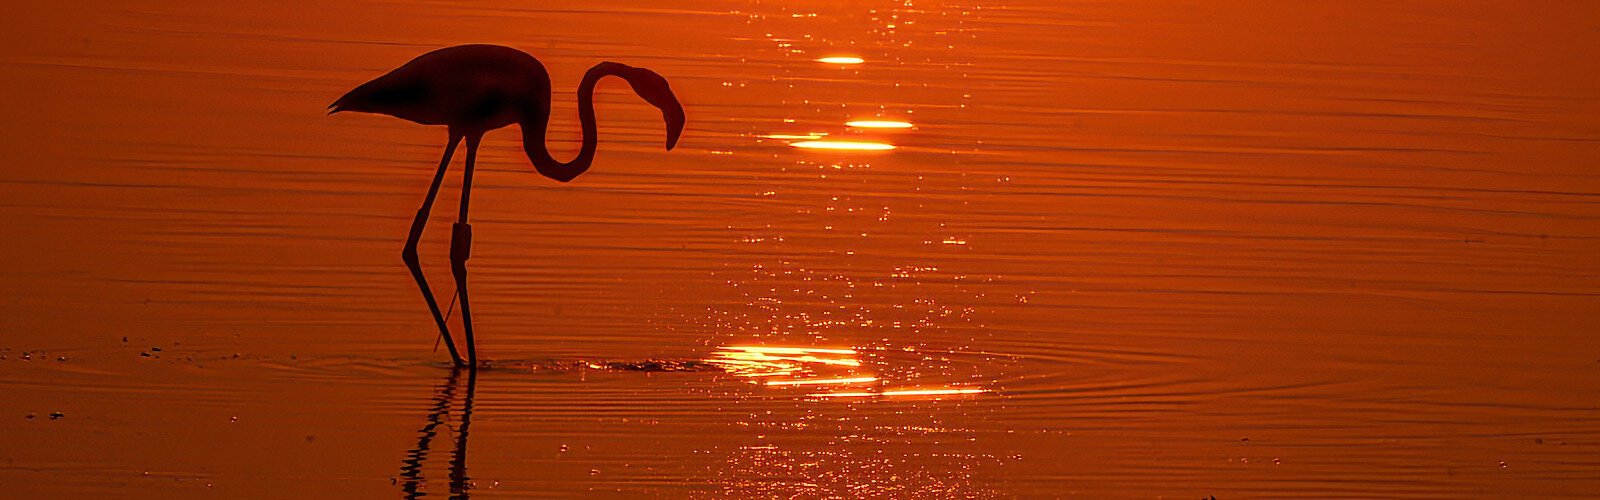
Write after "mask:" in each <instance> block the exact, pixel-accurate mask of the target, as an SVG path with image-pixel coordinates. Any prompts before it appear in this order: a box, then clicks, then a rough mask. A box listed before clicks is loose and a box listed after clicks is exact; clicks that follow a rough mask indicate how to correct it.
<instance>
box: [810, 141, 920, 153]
mask: <svg viewBox="0 0 1600 500" xmlns="http://www.w3.org/2000/svg"><path fill="white" fill-rule="evenodd" d="M789 145H790V146H794V147H797V148H801V149H838V150H853V151H888V150H891V149H894V145H893V144H885V143H882V142H864V141H800V142H792V143H789Z"/></svg>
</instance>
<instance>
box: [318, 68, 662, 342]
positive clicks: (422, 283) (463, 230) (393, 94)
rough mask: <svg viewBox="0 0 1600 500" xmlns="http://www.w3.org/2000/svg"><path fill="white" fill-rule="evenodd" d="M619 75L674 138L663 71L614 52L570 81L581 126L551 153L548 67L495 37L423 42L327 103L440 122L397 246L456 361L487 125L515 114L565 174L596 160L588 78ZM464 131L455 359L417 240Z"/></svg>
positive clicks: (549, 163) (542, 167) (536, 155)
mask: <svg viewBox="0 0 1600 500" xmlns="http://www.w3.org/2000/svg"><path fill="white" fill-rule="evenodd" d="M607 76H617V77H621V78H622V79H624V80H626V81H627V82H628V84H629V85H630V86H632V87H633V91H634V93H636V94H638V95H639V97H641V98H643V99H644V100H645V101H646V102H648V103H650V104H651V105H653V106H655V107H657V108H660V109H661V114H662V119H663V120H664V121H665V122H666V125H667V143H666V145H667V149H668V150H671V149H672V148H673V147H674V146H676V145H677V142H678V137H679V135H680V134H681V133H682V132H683V125H684V121H685V120H684V113H683V106H682V105H681V104H680V103H679V102H678V98H677V96H676V95H674V94H673V92H672V88H671V87H670V86H669V85H668V84H667V80H666V79H665V78H662V77H661V75H658V74H656V73H655V72H652V71H650V70H647V69H643V68H635V67H632V66H628V65H625V64H620V63H614V62H602V63H600V64H597V65H595V66H594V67H592V68H590V69H589V71H588V72H587V73H585V74H584V76H583V80H582V81H581V82H579V84H578V119H579V122H580V124H581V126H582V129H583V145H582V147H581V148H580V149H579V151H578V155H577V157H576V158H574V159H573V160H571V161H567V162H561V161H557V160H556V159H554V158H552V157H551V156H550V152H549V149H547V148H546V146H545V133H546V131H547V129H548V127H549V124H550V74H549V73H548V72H547V71H545V68H544V65H543V64H541V63H540V62H539V60H538V59H535V58H534V57H533V56H531V55H528V54H527V53H526V52H522V51H520V50H517V49H513V48H510V47H502V46H498V45H460V46H456V47H448V48H443V49H439V50H435V51H433V52H429V53H426V54H423V55H421V56H418V57H417V58H416V59H412V60H411V61H410V62H407V63H406V64H404V65H401V66H400V67H398V68H395V69H394V70H393V71H390V72H388V73H387V74H384V75H383V76H380V77H378V78H375V79H373V80H372V81H369V82H367V83H363V84H361V85H360V86H357V87H356V88H355V89H353V90H351V91H350V92H348V93H346V94H345V95H344V96H343V97H340V98H339V99H338V100H336V101H334V103H333V104H332V105H329V106H328V113H329V114H332V113H338V112H343V111H351V112H361V113H376V114H384V115H390V116H394V117H397V118H401V119H405V120H410V121H413V122H416V123H420V124H423V125H443V126H445V127H448V129H449V133H450V140H449V142H448V144H446V147H445V152H444V158H443V159H441V160H440V162H439V169H438V171H437V172H436V173H435V174H434V178H433V184H432V186H431V187H430V188H429V189H428V195H427V197H426V198H424V199H423V202H422V207H421V208H420V209H418V210H417V216H416V219H414V220H413V222H412V225H411V234H410V236H409V237H408V238H407V240H406V246H405V248H404V250H402V251H401V257H402V260H404V261H405V263H406V266H407V267H408V268H410V270H411V274H412V277H413V278H414V279H415V280H416V282H417V286H418V288H419V289H421V291H422V296H423V299H424V301H426V302H427V304H428V309H429V311H431V312H432V313H433V318H434V322H435V323H436V324H437V325H438V327H439V333H440V335H441V336H442V337H443V338H444V340H445V346H446V347H448V348H449V350H450V358H451V359H452V360H453V361H454V362H455V364H456V365H458V366H460V365H467V366H469V367H471V368H472V369H476V368H477V349H476V345H475V342H474V341H473V332H472V313H471V308H470V305H469V301H468V299H467V296H468V294H467V270H466V261H467V258H468V256H469V254H470V253H471V250H470V249H471V242H472V226H471V225H469V224H467V207H468V200H469V196H470V193H471V190H472V171H473V166H474V163H475V161H476V158H477V150H478V144H479V142H480V141H481V139H482V138H483V134H484V133H486V132H489V131H490V130H495V129H498V128H502V127H505V126H507V125H512V124H517V125H519V126H520V127H521V128H522V143H523V151H524V152H525V153H526V154H527V155H528V160H529V161H530V162H532V163H533V166H534V169H535V170H536V171H538V172H539V173H540V174H541V175H544V176H545V177H549V178H551V179H555V180H557V181H561V182H567V181H571V180H573V179H575V178H577V177H578V176H579V175H581V174H583V173H584V172H585V171H587V170H588V169H589V165H590V164H591V163H592V162H593V161H594V156H595V150H596V145H597V143H598V139H597V137H596V136H597V130H596V129H597V126H596V125H595V117H594V87H595V85H596V84H597V83H598V82H599V81H600V79H602V78H604V77H607ZM463 140H465V141H466V144H467V160H466V170H465V172H464V173H463V174H462V188H461V212H460V215H459V217H458V218H457V220H456V223H455V225H454V227H453V231H452V236H451V244H450V264H451V274H452V275H453V276H454V277H455V281H456V295H457V298H458V299H459V301H460V304H461V317H462V326H463V329H464V331H465V334H466V344H467V361H466V362H463V361H462V359H461V356H460V354H459V352H458V351H457V349H456V345H455V340H454V337H452V336H451V335H450V329H449V327H448V326H447V325H446V324H445V317H444V315H443V314H441V313H440V312H439V306H438V302H437V301H436V300H435V299H434V297H433V292H432V289H430V288H429V287H428V283H427V278H426V277H425V276H424V275H423V273H422V268H421V265H420V263H419V259H418V256H417V242H418V241H419V240H420V239H421V237H422V229H423V227H424V226H425V225H426V224H427V219H428V213H429V212H430V210H431V209H432V207H433V200H434V197H435V195H437V194H438V191H439V185H440V183H441V182H442V181H443V179H444V173H445V170H446V169H447V168H448V167H449V165H450V157H451V155H452V154H453V153H454V152H455V149H456V145H457V144H459V143H460V142H462V141H463Z"/></svg>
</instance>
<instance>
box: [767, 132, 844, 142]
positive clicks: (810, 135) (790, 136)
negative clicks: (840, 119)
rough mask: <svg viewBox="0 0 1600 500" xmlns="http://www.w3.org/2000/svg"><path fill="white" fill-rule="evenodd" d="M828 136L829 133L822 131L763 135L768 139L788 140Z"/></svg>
mask: <svg viewBox="0 0 1600 500" xmlns="http://www.w3.org/2000/svg"><path fill="white" fill-rule="evenodd" d="M827 136H828V134H825V133H822V132H810V133H806V134H767V135H763V136H761V137H763V138H766V139H786V140H802V141H809V140H816V139H821V138H823V137H827Z"/></svg>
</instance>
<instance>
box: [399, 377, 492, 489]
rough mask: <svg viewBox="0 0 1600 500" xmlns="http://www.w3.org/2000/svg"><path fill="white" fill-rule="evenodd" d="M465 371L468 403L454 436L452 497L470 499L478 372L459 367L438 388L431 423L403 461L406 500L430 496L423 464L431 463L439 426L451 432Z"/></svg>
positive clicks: (432, 408) (430, 410) (430, 417)
mask: <svg viewBox="0 0 1600 500" xmlns="http://www.w3.org/2000/svg"><path fill="white" fill-rule="evenodd" d="M462 372H466V374H467V377H466V378H467V381H466V385H467V387H466V395H465V396H466V397H465V400H464V401H462V404H461V420H460V421H459V423H458V424H457V425H456V427H455V428H454V432H453V433H451V434H454V436H455V438H454V443H455V448H454V449H453V450H452V453H451V455H450V476H449V477H450V498H453V499H455V498H460V499H465V498H467V497H468V493H467V490H468V489H469V487H470V484H471V482H470V478H468V477H467V431H468V429H469V428H470V427H471V426H472V401H473V397H474V396H475V394H474V393H475V392H476V391H477V388H478V371H477V370H468V369H460V368H457V369H454V370H450V377H449V378H447V379H445V381H444V383H443V384H440V385H439V387H438V390H437V391H436V392H437V394H436V395H435V396H434V398H433V406H432V407H431V408H430V409H429V413H428V423H427V424H426V425H423V426H422V428H421V429H419V430H417V446H416V447H415V448H412V449H411V451H409V452H407V453H406V458H405V459H404V460H401V463H400V488H401V490H402V491H404V492H405V497H406V498H407V499H417V498H423V497H425V496H427V494H428V493H427V492H426V491H424V489H425V488H426V487H427V481H426V480H425V479H424V478H423V476H422V469H423V465H424V464H425V463H427V461H428V453H429V450H430V449H432V447H433V439H434V438H435V437H438V435H439V427H440V426H443V427H444V428H445V430H446V431H450V430H451V428H450V426H449V424H448V422H449V421H450V410H451V409H452V407H453V406H454V404H455V400H456V393H457V392H458V391H460V389H461V373H462ZM447 435H448V434H447Z"/></svg>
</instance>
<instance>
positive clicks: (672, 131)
mask: <svg viewBox="0 0 1600 500" xmlns="http://www.w3.org/2000/svg"><path fill="white" fill-rule="evenodd" d="M623 78H624V79H626V80H628V85H632V86H633V92H634V93H635V94H639V97H641V98H643V99H644V100H645V102H648V103H650V105H651V106H655V107H656V108H658V109H660V110H661V118H662V119H663V120H665V121H666V122H667V149H668V150H671V149H672V148H673V147H674V146H677V145H678V136H680V135H682V134H683V124H684V116H683V104H680V103H678V96H677V95H674V94H673V93H672V87H671V86H669V85H667V79H666V78H664V77H662V76H661V75H659V74H656V72H654V71H650V70H648V69H644V68H633V67H629V68H628V70H627V71H626V72H625V73H624V75H623Z"/></svg>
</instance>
